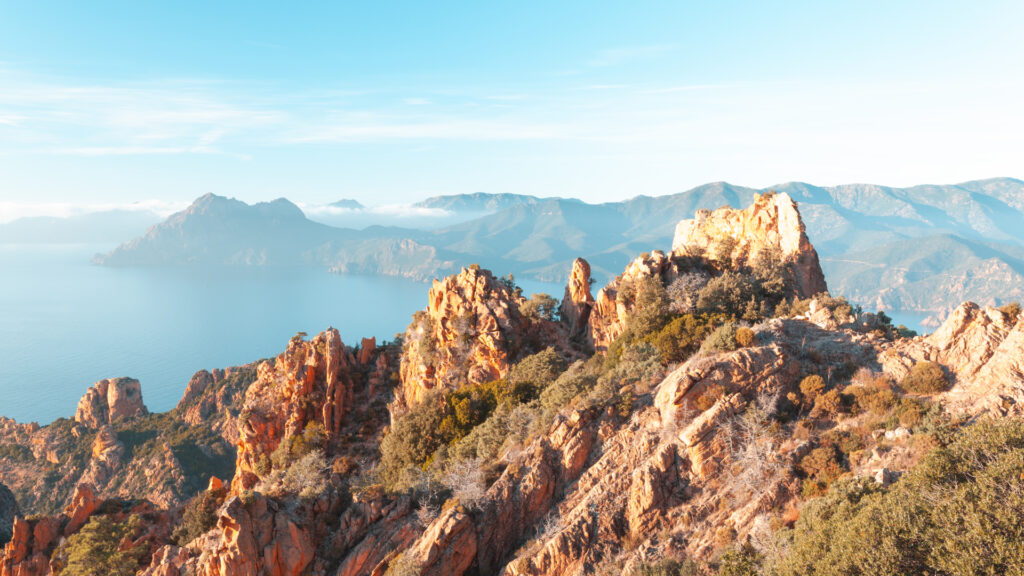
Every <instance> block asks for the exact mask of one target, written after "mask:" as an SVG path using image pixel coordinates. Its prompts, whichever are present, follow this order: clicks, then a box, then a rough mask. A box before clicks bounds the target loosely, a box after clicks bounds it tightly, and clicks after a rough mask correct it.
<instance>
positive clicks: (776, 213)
mask: <svg viewBox="0 0 1024 576" xmlns="http://www.w3.org/2000/svg"><path fill="white" fill-rule="evenodd" d="M765 250H777V251H778V253H779V254H781V255H782V257H783V258H784V260H785V261H786V262H787V263H788V264H789V265H790V266H791V269H792V271H793V276H794V280H795V282H796V292H797V295H799V296H800V297H801V298H809V297H811V296H814V295H815V294H819V293H821V292H827V291H828V287H827V286H826V284H825V275H824V274H823V273H822V271H821V265H820V263H819V262H818V253H817V252H816V251H815V250H814V247H813V246H811V242H810V240H808V239H807V233H806V229H805V227H804V222H803V219H802V218H801V217H800V212H799V210H797V207H796V202H794V201H793V199H792V198H790V197H789V195H788V194H773V193H767V194H758V195H756V196H755V197H754V203H753V204H751V205H750V206H748V207H747V208H745V209H743V210H737V209H733V208H729V207H723V208H719V209H717V210H714V211H709V210H698V211H697V213H696V215H695V216H694V218H693V219H692V220H683V221H682V222H680V223H679V225H678V226H676V233H675V237H674V238H673V240H672V253H673V254H674V255H685V254H687V253H692V252H694V251H701V252H703V253H706V254H710V255H713V256H714V257H715V258H717V259H720V260H724V259H728V260H731V261H732V262H733V263H737V262H747V261H751V260H753V259H755V258H757V256H758V255H759V254H761V253H762V252H763V251H765Z"/></svg>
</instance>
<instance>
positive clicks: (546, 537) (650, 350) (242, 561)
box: [0, 193, 1024, 576]
mask: <svg viewBox="0 0 1024 576" xmlns="http://www.w3.org/2000/svg"><path fill="white" fill-rule="evenodd" d="M547 203H549V202H547V201H545V202H541V203H540V204H547ZM197 204H198V206H194V207H193V209H191V210H190V211H186V212H183V213H182V214H180V215H179V216H178V217H177V218H172V219H171V221H169V222H167V223H165V224H162V225H161V226H159V227H157V228H154V229H153V230H151V233H150V234H149V235H147V237H146V238H143V239H142V240H141V241H140V243H139V245H138V248H137V249H138V250H142V249H143V248H148V249H151V248H152V247H153V245H152V243H153V242H155V241H157V240H160V239H161V238H164V237H169V236H170V235H172V234H175V233H177V234H184V236H183V238H186V239H187V238H191V236H190V234H192V233H195V232H196V230H200V231H205V225H206V224H208V223H209V222H211V221H219V222H221V223H222V225H223V228H224V229H223V230H221V231H220V232H219V233H220V235H221V236H224V235H232V234H235V233H238V232H241V233H243V234H244V236H245V238H246V239H248V240H252V239H251V238H250V236H251V233H250V230H249V229H250V227H251V226H252V224H253V222H256V223H259V224H260V225H262V226H264V227H265V238H264V243H263V244H258V245H255V246H256V247H257V248H261V247H264V246H272V247H276V246H277V245H276V244H275V242H280V241H281V237H282V236H285V235H287V234H289V233H296V234H297V233H298V231H299V230H302V231H303V232H302V233H303V234H308V235H309V236H308V237H307V236H296V237H295V241H296V242H297V243H298V245H300V247H301V246H304V243H305V242H314V241H321V240H323V238H321V237H318V236H317V235H318V234H330V235H336V234H339V233H338V232H336V231H332V230H329V229H327V230H326V232H325V227H323V226H322V225H310V224H307V223H306V222H308V221H307V220H305V217H304V216H303V215H302V214H301V212H300V211H298V209H297V208H295V207H294V206H293V205H291V204H290V203H288V202H287V201H275V202H269V203H262V204H257V205H254V206H248V205H245V204H241V203H238V202H237V201H229V200H225V199H218V198H214V197H205V198H203V199H201V201H200V202H199V203H197ZM556 204H557V203H556ZM581 206H583V205H582V204H581V203H575V204H573V203H571V202H565V203H564V204H563V205H562V206H561V207H562V211H558V212H555V210H554V208H548V210H549V211H551V212H552V214H551V216H552V218H551V220H549V221H548V222H546V223H540V224H539V225H541V226H550V223H551V221H554V220H558V219H559V218H566V219H567V221H569V222H575V221H576V220H575V219H576V218H579V217H580V214H579V212H580V207H581ZM526 207H527V206H525V205H519V206H514V207H510V208H509V209H508V210H511V211H514V212H515V213H516V214H518V215H520V216H522V215H523V214H530V212H528V211H527V212H522V211H521V210H522V209H525V208H526ZM571 208H575V209H571ZM618 214H619V218H620V219H619V220H616V219H611V220H609V222H608V223H607V224H609V225H610V224H616V225H619V226H625V225H626V222H628V218H627V217H626V216H625V215H623V214H622V213H621V212H619V213H618ZM513 220H515V219H513ZM517 221H518V220H517ZM563 222H564V221H563ZM196 227H198V228H196ZM467 229H468V230H472V231H477V232H478V233H481V232H480V230H482V228H479V227H476V225H474V226H470V227H469V228H460V230H461V231H462V232H463V233H464V232H465V231H466V230H467ZM511 229H515V226H512V227H511ZM549 229H550V228H549ZM383 232H389V231H388V230H386V229H384V230H382V233H383ZM392 232H393V231H392ZM452 233H453V234H454V232H452ZM502 233H504V232H503V231H501V230H498V231H497V236H496V237H501V234H502ZM210 238H211V237H202V239H203V240H207V241H208V240H209V239H210ZM333 238H334V236H331V237H330V238H329V239H328V240H327V242H333V241H334V240H333ZM576 240H580V238H576V239H573V241H576ZM582 240H587V238H586V237H583V238H582ZM964 242H974V241H973V240H965V241H964ZM671 245H672V246H673V249H672V251H671V253H669V254H666V253H664V252H650V253H646V254H640V255H638V256H637V258H635V259H633V260H631V261H630V262H629V264H628V265H627V266H626V267H625V269H624V270H623V271H622V272H621V273H620V274H619V275H617V276H616V277H615V279H614V280H612V281H611V282H609V283H608V284H607V285H605V286H604V287H603V288H601V289H599V290H598V291H597V292H596V293H594V291H593V288H594V287H593V286H592V283H591V267H590V265H589V264H588V262H587V261H586V260H585V259H582V258H579V259H576V260H575V261H574V262H573V265H572V272H571V276H570V279H569V282H568V284H567V286H566V290H565V298H564V299H563V301H562V302H561V305H560V307H559V310H558V312H557V313H556V311H555V310H554V309H553V307H554V303H553V302H551V301H550V300H549V299H546V298H537V297H535V296H530V297H528V296H527V295H525V294H523V293H522V291H521V290H517V289H516V286H515V284H514V283H513V282H509V281H508V280H507V279H505V278H502V277H500V276H498V275H495V274H494V273H492V272H491V271H490V270H487V269H484V268H481V267H479V266H467V267H464V268H462V269H461V270H460V271H459V272H458V273H457V274H452V275H449V276H447V277H446V278H444V279H443V280H438V281H435V282H434V283H433V284H432V285H431V287H430V289H429V292H428V294H427V298H426V306H425V307H424V308H422V309H420V310H418V311H416V312H415V313H414V314H413V315H412V318H411V323H410V324H409V326H408V328H407V329H406V330H405V332H404V333H402V334H401V335H399V336H398V337H396V338H395V339H394V340H392V341H385V342H380V343H378V342H377V341H376V339H374V338H363V339H361V340H359V341H358V345H356V346H353V345H346V344H345V343H344V342H343V341H342V338H341V334H340V333H339V331H338V330H336V329H334V328H328V329H327V330H325V331H323V332H320V333H319V334H317V335H315V336H312V337H308V335H307V334H306V333H304V332H300V333H298V334H296V335H295V336H293V337H292V338H291V339H289V340H288V342H287V344H286V345H285V347H284V349H283V351H282V352H281V353H280V354H278V355H277V356H276V357H274V358H270V359H266V360H260V361H255V362H252V363H249V364H245V365H241V366H232V367H226V368H223V369H214V370H200V371H198V372H196V373H195V374H194V375H193V376H192V378H191V379H190V380H189V381H188V384H187V386H185V390H184V394H183V395H182V397H181V400H180V402H179V403H178V405H177V406H176V407H175V408H174V409H173V410H169V411H167V412H151V411H150V410H149V409H148V408H147V406H146V404H145V403H144V402H143V389H144V388H143V384H142V382H140V381H139V380H137V379H135V378H131V377H119V378H107V379H104V380H100V381H98V382H96V383H95V384H94V385H93V386H91V387H89V388H88V389H87V390H85V393H84V395H83V396H82V397H81V399H80V400H79V401H78V404H77V407H76V409H75V411H74V416H73V418H70V417H69V418H60V419H57V420H56V421H54V422H52V423H50V424H47V425H42V426H41V425H39V424H36V423H19V422H16V421H14V420H10V419H7V418H3V417H0V576H49V575H52V574H61V575H78V574H104V575H107V574H115V575H123V576H180V575H182V574H204V575H209V576H213V575H221V576H227V575H253V576H254V575H256V574H265V575H267V576H301V575H323V576H327V575H333V576H364V575H370V574H373V575H379V576H380V575H388V576H413V575H416V576H480V575H483V574H489V575H490V574H493V575H502V576H583V575H591V574H597V575H604V574H619V575H624V576H645V575H655V574H656V575H663V576H682V575H684V574H692V575H697V574H700V575H706V576H811V575H832V574H975V573H980V574H1020V573H1022V571H1024V556H1022V555H1021V553H1020V551H1021V540H1022V533H1021V527H1020V518H1021V516H1022V515H1024V498H1022V497H1021V495H1024V473H1022V471H1024V420H1022V416H1024V376H1022V374H1024V369H1022V361H1021V358H1022V357H1024V356H1022V352H1024V317H1022V316H1021V314H1020V309H1019V308H1014V307H1003V308H998V309H997V308H983V307H980V306H978V305H977V304H975V303H971V302H965V303H963V304H961V305H959V306H958V307H957V308H956V309H955V310H954V311H953V312H952V313H951V314H950V315H949V317H948V318H947V319H946V320H945V321H944V322H943V324H942V326H941V327H940V328H939V329H938V330H936V331H935V332H934V333H932V334H930V335H928V336H916V335H912V334H910V333H908V332H907V331H906V330H904V329H902V328H901V327H898V326H896V327H894V326H893V325H892V323H891V321H890V319H889V318H887V317H885V316H884V315H879V314H872V313H870V312H865V311H862V310H857V309H856V308H854V307H852V306H851V305H850V304H849V303H848V302H847V301H846V300H844V299H842V298H839V297H834V296H830V295H829V294H827V293H826V292H825V291H826V286H825V278H824V273H823V272H822V269H821V267H820V265H819V259H818V256H817V252H816V250H815V247H814V246H813V245H812V243H811V242H810V239H809V238H808V235H807V230H806V227H805V224H804V222H803V219H802V218H801V215H800V212H799V210H798V207H797V204H796V203H795V202H794V200H793V199H792V198H791V197H790V196H789V195H788V194H784V193H778V194H770V193H766V194H759V195H757V196H756V197H755V198H754V199H753V202H752V203H751V204H750V205H749V206H747V207H746V208H744V209H733V208H728V207H724V208H721V209H716V210H714V211H713V212H708V213H701V214H699V215H698V217H697V218H695V219H693V220H691V221H685V222H681V223H680V224H679V226H678V227H677V229H676V233H675V234H674V236H673V238H672V240H671ZM956 245H959V244H956ZM237 247H238V246H237V245H236V246H233V248H237ZM974 248H975V249H976V250H978V251H980V252H983V246H982V245H980V244H979V245H978V246H975V247H974ZM195 252H196V253H200V254H201V252H200V251H195ZM125 253H126V254H129V253H131V252H130V251H126V252H125ZM136 253H138V252H136ZM175 254H177V253H169V254H168V258H170V257H171V256H174V255H175ZM257 254H258V252H254V253H253V254H252V255H257ZM179 255H180V254H179ZM956 255H957V254H956V253H954V254H953V256H956ZM205 256H207V259H206V260H205V261H212V259H213V258H214V256H216V254H206V255H205ZM279 257H280V255H279V254H278V253H276V252H273V251H268V252H266V258H265V259H264V260H263V261H264V262H265V263H266V265H273V264H275V263H279V262H280V260H278V258H279ZM253 261H254V262H255V261H256V260H253ZM237 262H239V263H240V262H242V260H238V261H237ZM339 297H343V296H341V295H339ZM349 302H351V303H352V304H353V305H363V303H362V302H360V301H359V300H357V299H353V300H349ZM270 305H281V306H288V305H293V303H292V302H289V301H273V302H270ZM312 305H314V306H315V305H317V303H316V302H315V301H314V302H312ZM229 337H230V335H229ZM282 344H284V343H283V342H282ZM69 414H70V412H69Z"/></svg>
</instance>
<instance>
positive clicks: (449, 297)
mask: <svg viewBox="0 0 1024 576" xmlns="http://www.w3.org/2000/svg"><path fill="white" fill-rule="evenodd" d="M525 303H526V298H524V297H523V296H522V294H521V293H520V291H519V290H517V288H516V287H515V286H514V284H512V283H511V282H509V281H504V280H500V279H498V278H495V277H494V275H493V274H492V273H491V272H490V271H489V270H484V269H481V268H479V267H478V266H471V267H469V268H463V269H462V271H461V272H459V273H458V274H456V275H454V276H449V277H448V278H445V279H444V280H435V281H434V284H433V286H431V288H430V292H429V294H428V297H427V307H426V309H425V310H423V311H422V312H418V313H417V314H416V316H414V318H413V322H412V323H411V324H410V325H409V327H408V329H407V330H406V333H405V336H404V349H403V354H402V362H401V386H400V388H399V389H398V390H396V393H395V399H394V402H393V404H392V413H395V414H397V413H401V412H404V411H405V410H407V409H408V408H409V407H411V406H413V405H415V404H416V403H418V402H420V401H421V400H422V399H423V398H424V397H425V395H426V393H427V392H428V391H430V390H445V389H453V388H457V387H460V386H464V385H467V384H480V383H483V382H488V381H491V380H496V379H498V378H501V377H503V376H504V375H505V374H507V373H508V370H509V368H510V367H511V366H512V364H514V363H515V362H516V361H518V360H520V359H521V358H523V357H524V356H526V355H527V354H530V353H532V352H536V351H538V350H539V349H541V348H542V347H543V346H545V345H554V346H556V347H559V348H562V349H563V350H565V349H566V345H565V343H564V340H565V336H564V335H563V334H562V327H561V326H560V325H559V324H557V323H555V322H552V321H551V320H549V319H547V318H544V317H540V316H528V315H526V314H524V313H523V311H522V307H523V305H524V304H525Z"/></svg>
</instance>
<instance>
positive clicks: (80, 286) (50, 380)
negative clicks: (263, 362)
mask: <svg viewBox="0 0 1024 576" xmlns="http://www.w3.org/2000/svg"><path fill="white" fill-rule="evenodd" d="M109 248H110V247H109V246H90V245H32V246H28V245H0V415H2V416H7V417H9V418H14V419H16V420H18V421H21V422H28V421H37V422H39V423H40V424H45V423H48V422H51V421H53V420H54V419H56V418H58V417H62V416H63V417H71V416H73V415H74V413H75V407H76V405H77V402H78V399H79V398H80V397H81V396H82V394H83V393H84V392H85V390H86V388H88V387H89V386H91V385H92V383H93V382H95V381H97V380H101V379H103V378H112V377H118V376H130V377H132V378H138V379H139V381H140V382H141V383H142V393H143V398H144V400H145V403H146V405H147V406H148V407H149V409H150V410H152V411H164V410H169V409H171V408H173V407H174V406H175V404H177V402H178V400H179V399H180V398H181V394H182V392H183V391H184V389H185V385H186V384H187V383H188V380H189V378H190V377H191V375H192V374H193V373H195V372H196V371H197V370H200V369H213V368H222V367H226V366H233V365H238V364H244V363H248V362H252V361H255V360H258V359H262V358H269V357H273V356H276V355H277V354H279V353H280V352H281V351H282V350H284V348H285V346H286V345H287V343H288V339H289V338H291V337H292V336H293V335H294V334H295V333H297V332H299V331H303V332H306V333H308V334H309V335H310V336H312V335H313V334H316V333H318V332H320V331H322V330H325V329H326V328H328V327H331V326H333V327H335V328H337V329H338V330H339V332H340V333H341V337H342V340H343V341H344V342H345V343H346V344H348V345H350V346H351V345H358V344H359V341H360V339H361V338H362V337H369V336H375V337H377V340H378V341H381V340H391V339H393V338H394V335H395V334H396V333H399V332H402V331H404V329H405V327H406V325H408V323H409V320H410V318H411V316H412V314H413V312H415V311H416V310H419V309H422V308H423V307H424V306H425V305H426V303H427V291H428V290H429V288H430V285H429V284H428V283H423V282H416V281H412V280H408V279H403V278H391V277H383V276H372V277H369V276H343V275H338V274H331V273H329V272H327V271H326V270H321V269H315V268H298V267H297V268H273V269H270V268H240V269H223V268H218V269H191V268H177V269H154V268H107V267H101V266H95V265H92V264H91V263H90V262H89V260H90V258H91V256H92V255H93V254H94V253H96V252H105V251H107V250H109ZM495 272H496V273H500V271H495ZM520 285H521V286H522V287H523V289H524V291H525V292H527V293H530V292H547V293H550V294H553V295H555V296H556V297H560V296H561V290H562V287H561V286H559V285H555V284H547V283H540V282H531V281H522V282H520Z"/></svg>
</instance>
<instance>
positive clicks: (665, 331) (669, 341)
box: [644, 314, 725, 364]
mask: <svg viewBox="0 0 1024 576" xmlns="http://www.w3.org/2000/svg"><path fill="white" fill-rule="evenodd" d="M724 321H725V317H724V316H722V315H721V314H717V315H715V314H683V315H682V316H678V317H676V318H673V319H672V320H671V321H670V322H669V323H668V324H666V325H665V326H664V327H663V328H662V329H661V330H659V331H658V332H655V333H653V334H650V335H648V336H647V337H646V338H645V339H644V341H645V342H649V343H650V344H653V345H654V347H655V348H657V349H658V352H659V353H660V354H661V361H662V362H663V363H665V364H668V363H671V362H682V361H684V360H686V359H687V358H689V357H690V356H691V355H693V354H694V353H695V352H696V351H697V350H699V349H700V345H701V342H703V341H704V339H705V338H707V335H708V334H710V333H711V331H712V330H714V329H715V327H716V326H718V325H719V324H722V323H723V322H724Z"/></svg>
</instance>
